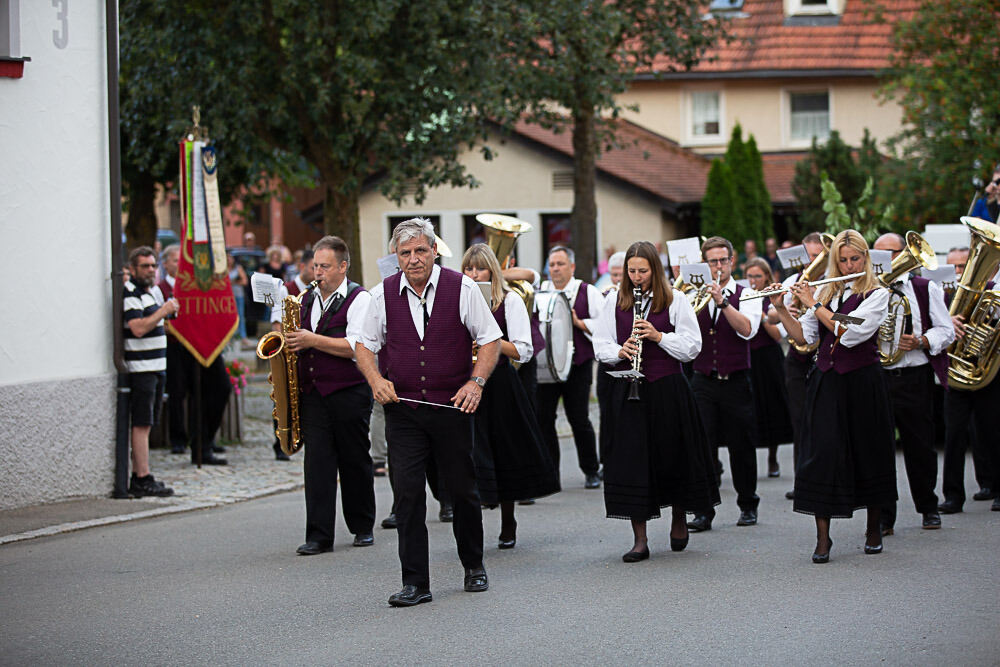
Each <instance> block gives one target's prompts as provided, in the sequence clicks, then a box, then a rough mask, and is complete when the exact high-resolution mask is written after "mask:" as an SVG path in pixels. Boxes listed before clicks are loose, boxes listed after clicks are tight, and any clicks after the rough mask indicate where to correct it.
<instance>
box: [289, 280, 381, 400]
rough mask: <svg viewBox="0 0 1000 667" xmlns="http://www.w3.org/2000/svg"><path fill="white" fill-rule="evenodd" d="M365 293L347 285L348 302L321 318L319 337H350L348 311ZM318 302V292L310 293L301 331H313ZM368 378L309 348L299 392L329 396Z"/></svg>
mask: <svg viewBox="0 0 1000 667" xmlns="http://www.w3.org/2000/svg"><path fill="white" fill-rule="evenodd" d="M363 291H364V289H362V287H361V286H360V285H358V284H357V283H351V282H349V283H347V298H346V299H344V301H343V302H342V303H341V304H340V307H339V308H337V310H336V312H334V311H333V307H332V306H331V307H330V308H327V310H326V312H325V313H323V314H322V315H320V318H319V323H318V324H317V326H316V331H315V332H314V333H317V334H319V335H321V336H327V337H329V338H344V336H345V334H346V333H347V311H348V310H349V309H350V307H351V304H352V303H354V299H356V298H357V296H358V294H360V293H361V292H363ZM315 300H316V291H315V290H312V291H310V292H309V293H308V294H307V295H306V297H305V298H304V299H303V300H302V310H301V311H300V314H301V317H302V328H303V329H304V330H305V331H312V330H313V329H312V306H313V302H314V301H315ZM364 383H365V378H364V376H363V375H362V374H361V371H359V370H358V365H357V364H355V363H354V361H353V360H351V359H347V358H345V357H338V356H336V355H333V354H327V353H326V352H321V351H320V350H317V349H316V348H310V349H308V350H306V351H305V352H300V353H299V388H300V389H301V390H302V393H303V394H308V393H309V392H310V391H312V390H313V389H316V391H318V392H319V393H320V395H322V396H329V395H330V394H332V393H333V392H335V391H340V390H341V389H346V388H348V387H353V386H355V385H359V384H364Z"/></svg>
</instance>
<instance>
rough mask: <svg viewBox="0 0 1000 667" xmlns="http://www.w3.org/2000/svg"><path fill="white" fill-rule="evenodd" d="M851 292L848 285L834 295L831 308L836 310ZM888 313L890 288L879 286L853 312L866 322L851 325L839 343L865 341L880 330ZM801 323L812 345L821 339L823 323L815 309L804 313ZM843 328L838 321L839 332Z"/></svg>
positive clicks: (846, 344) (846, 343)
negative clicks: (837, 294) (836, 295)
mask: <svg viewBox="0 0 1000 667" xmlns="http://www.w3.org/2000/svg"><path fill="white" fill-rule="evenodd" d="M851 294H852V291H851V288H849V287H848V288H847V289H845V290H844V293H843V294H842V295H841V296H839V297H834V298H833V300H831V301H830V304H829V308H830V310H833V311H836V310H837V308H838V307H839V306H840V304H841V302H842V301H846V300H847V298H848V297H849V296H850V295H851ZM888 314H889V290H887V289H885V288H884V287H879V288H878V289H876V290H875V291H874V292H872V293H871V294H869V295H868V298H866V299H865V300H864V301H862V302H861V305H859V306H858V307H857V308H855V309H854V311H853V312H851V314H850V315H851V317H860V318H862V319H863V320H864V322H862V323H861V324H851V325H849V326H848V327H847V330H846V331H845V332H844V335H843V336H841V337H840V343H839V344H840V345H843V346H844V347H854V346H855V345H857V344H859V343H863V342H865V341H866V340H868V339H869V338H871V337H872V335H873V334H874V333H875V331H876V330H878V328H879V325H881V324H882V321H883V320H885V318H886V315H888ZM799 324H801V325H802V336H803V337H804V338H805V339H806V343H808V344H810V345H811V344H813V343H815V342H816V341H818V340H819V328H820V327H822V326H823V325H822V324H820V322H819V320H817V319H816V312H815V310H811V311H809V312H808V313H805V314H804V315H802V317H800V318H799ZM824 328H825V327H824ZM843 328H844V327H843V325H842V324H840V323H839V322H838V323H837V332H839V331H840V330H841V329H843Z"/></svg>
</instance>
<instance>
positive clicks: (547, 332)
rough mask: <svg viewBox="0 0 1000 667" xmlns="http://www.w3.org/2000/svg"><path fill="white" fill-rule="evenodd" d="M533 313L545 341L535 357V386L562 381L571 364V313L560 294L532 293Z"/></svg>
mask: <svg viewBox="0 0 1000 667" xmlns="http://www.w3.org/2000/svg"><path fill="white" fill-rule="evenodd" d="M535 310H536V311H537V312H538V323H539V325H540V326H541V329H542V336H543V337H544V338H545V350H544V351H543V352H542V354H541V356H539V358H538V383H539V384H551V383H553V382H565V381H566V378H567V377H569V371H570V367H571V366H572V365H573V311H572V310H571V309H570V305H569V299H567V298H566V295H565V294H564V293H562V292H550V291H540V292H535Z"/></svg>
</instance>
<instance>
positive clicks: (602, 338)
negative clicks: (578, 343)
mask: <svg viewBox="0 0 1000 667" xmlns="http://www.w3.org/2000/svg"><path fill="white" fill-rule="evenodd" d="M673 297H674V298H673V300H672V301H671V302H670V308H669V309H668V312H669V313H670V321H671V322H672V323H673V325H674V331H673V333H663V332H661V333H663V338H662V339H660V342H659V346H660V348H661V349H662V350H663V351H664V352H666V353H667V354H669V355H670V356H672V357H673V358H674V359H677V360H678V361H680V362H687V361H692V360H693V359H694V358H695V357H697V356H698V353H699V352H701V328H700V327H699V326H698V317H697V316H696V315H695V314H694V308H692V307H691V304H690V303H688V300H687V297H686V296H684V293H683V292H680V291H678V290H673ZM648 299H649V297H648V295H644V301H648ZM646 305H648V304H646ZM617 310H618V302H617V300H615V299H608V300H607V301H606V302H605V303H604V308H603V309H602V310H601V314H600V317H599V318H598V319H597V330H596V331H595V332H594V355H595V356H596V357H597V360H598V361H600V362H602V363H605V364H616V363H618V362H619V361H621V359H620V358H619V357H618V352H619V351H620V350H621V349H622V346H621V345H619V344H618V325H617V323H616V321H615V311H617Z"/></svg>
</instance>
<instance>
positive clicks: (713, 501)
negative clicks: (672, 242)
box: [594, 241, 719, 563]
mask: <svg viewBox="0 0 1000 667" xmlns="http://www.w3.org/2000/svg"><path fill="white" fill-rule="evenodd" d="M635 289H638V290H640V291H641V293H642V295H641V297H640V302H639V304H638V305H639V311H640V313H641V317H640V318H639V319H636V318H635V315H636V311H635V305H636V303H635V301H636V300H635V296H634V294H633V290H635ZM636 337H638V338H640V339H641V340H642V353H641V355H640V358H641V365H640V371H641V372H642V373H643V375H644V377H643V378H642V379H641V380H640V381H639V385H638V395H639V400H633V399H630V398H629V390H630V388H631V380H629V379H627V378H617V377H616V378H612V381H611V388H610V390H609V392H608V406H607V411H606V415H607V423H606V424H601V428H607V429H608V432H609V433H610V434H611V438H610V442H608V445H607V450H606V451H605V459H604V507H605V511H606V513H607V516H608V518H609V519H628V520H631V522H632V533H633V538H634V542H633V546H632V549H631V550H629V551H628V552H627V553H625V554H624V555H623V556H622V560H623V561H625V562H626V563H635V562H638V561H641V560H645V559H647V558H649V543H648V539H647V535H646V523H647V522H648V521H649V520H650V519H658V518H659V517H660V510H661V509H662V508H664V507H670V508H671V519H672V520H671V524H670V548H671V550H673V551H682V550H683V549H684V548H685V547H686V546H687V544H688V527H687V522H686V515H687V513H688V512H691V513H693V512H695V511H703V510H705V509H706V508H710V507H714V506H715V505H718V504H719V490H718V487H717V486H716V485H715V479H714V468H713V467H712V465H711V464H710V460H711V456H710V450H709V446H708V440H707V439H706V437H705V429H704V427H703V426H702V422H701V416H700V414H699V412H698V405H697V404H696V403H695V398H694V393H693V392H692V391H691V387H690V385H689V384H688V381H687V378H686V377H685V376H684V373H683V372H681V364H682V363H684V362H687V361H691V360H692V359H694V358H695V357H696V356H698V352H699V351H700V350H701V330H700V328H699V326H698V321H697V318H696V316H695V314H694V309H692V308H691V304H690V303H688V300H687V298H685V296H684V295H683V294H682V293H681V292H679V291H676V290H673V289H672V288H671V286H670V284H669V283H668V282H667V280H666V277H665V275H664V272H663V265H662V264H661V263H660V255H659V253H658V252H657V251H656V246H654V245H653V244H652V243H650V242H648V241H639V242H636V243H633V244H632V245H631V246H629V249H628V250H627V251H626V253H625V271H624V272H623V274H622V280H621V284H620V285H619V290H618V296H617V299H613V298H609V299H608V301H607V302H606V303H605V306H604V310H603V311H601V316H600V318H599V320H598V323H597V330H596V331H595V333H594V353H595V354H596V355H597V358H598V359H599V360H600V361H601V362H602V363H605V364H614V365H615V368H616V369H617V370H627V369H629V368H631V367H632V359H633V358H634V357H635V356H636V355H637V354H638V353H639V352H638V346H637V343H636Z"/></svg>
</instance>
